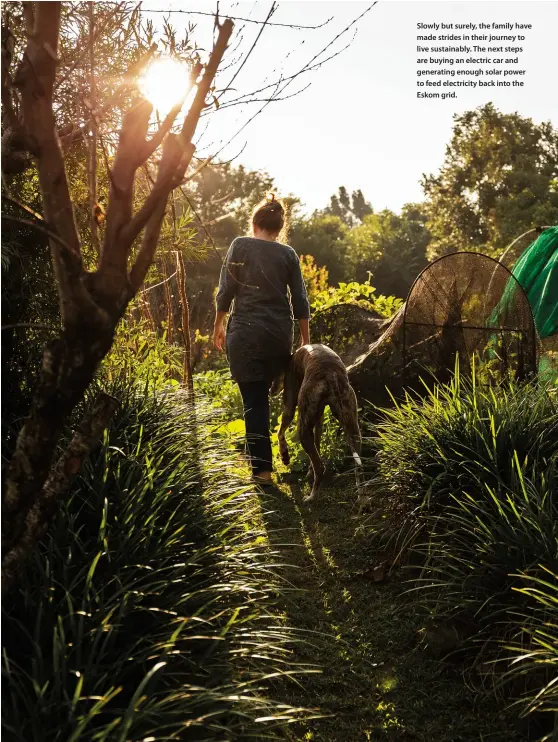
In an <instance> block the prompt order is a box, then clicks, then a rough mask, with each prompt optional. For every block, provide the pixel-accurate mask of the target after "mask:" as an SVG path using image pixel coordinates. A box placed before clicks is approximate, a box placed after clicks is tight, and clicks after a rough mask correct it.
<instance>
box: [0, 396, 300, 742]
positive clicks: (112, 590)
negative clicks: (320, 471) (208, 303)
mask: <svg viewBox="0 0 558 742" xmlns="http://www.w3.org/2000/svg"><path fill="white" fill-rule="evenodd" d="M111 391H112V392H114V393H116V394H118V396H119V397H120V398H121V399H122V402H123V404H122V408H121V410H120V412H119V413H118V416H117V418H116V419H115V420H114V421H113V424H112V425H111V427H110V430H109V431H108V432H107V433H106V435H105V438H104V441H103V443H102V445H101V446H100V447H99V448H98V450H97V451H96V452H95V453H94V454H93V455H92V457H91V458H90V460H89V462H88V464H87V466H86V467H85V468H84V470H83V471H82V472H81V474H80V476H79V478H78V479H77V480H76V482H75V484H74V486H73V489H72V494H71V497H70V498H69V500H68V501H67V502H66V503H64V504H63V506H62V508H61V509H60V511H59V513H58V516H57V518H56V520H55V522H54V523H53V524H52V527H51V529H50V531H49V534H48V536H47V537H46V538H45V539H44V541H43V543H42V545H41V547H40V548H39V549H37V551H36V553H35V556H34V559H33V560H32V562H31V563H30V564H29V565H28V569H27V571H26V574H25V577H24V580H23V583H22V585H21V589H20V590H19V591H18V592H17V593H16V594H15V595H14V596H13V598H12V600H10V601H3V610H4V614H3V619H2V621H3V639H4V654H3V665H2V670H3V683H2V687H3V694H4V695H3V714H4V733H5V734H7V735H8V736H10V737H11V738H15V739H20V740H28V741H29V742H31V741H32V740H36V741H37V742H42V740H44V739H46V738H49V739H50V738H52V739H64V740H70V739H71V740H74V742H76V741H77V740H91V739H93V738H95V739H99V740H101V739H103V740H108V739H110V740H117V739H120V740H128V739H145V738H147V737H149V738H150V739H153V740H162V739H169V738H170V737H171V736H172V737H174V736H175V735H181V734H184V733H185V734H187V737H188V739H193V740H197V739H199V740H202V739H203V740H213V739H214V740H217V739H222V734H223V731H224V730H226V735H227V739H239V740H244V739H250V738H257V739H261V736H260V735H262V734H266V733H267V734H272V729H273V727H275V726H277V725H281V724H284V723H286V722H288V721H289V719H291V718H293V714H294V712H293V711H292V710H290V709H288V708H286V707H284V706H283V707H281V708H279V706H278V704H276V703H275V702H274V701H273V700H272V699H269V698H267V696H266V694H267V684H266V681H265V676H266V675H269V674H273V673H280V674H282V673H284V672H285V671H286V670H287V669H288V671H289V672H293V671H295V670H296V668H295V666H294V665H293V661H292V660H291V659H289V651H290V648H291V647H292V646H293V641H294V638H293V635H292V632H291V633H289V630H288V629H286V628H284V627H282V625H281V622H280V619H279V617H278V616H273V615H272V614H271V613H270V608H271V607H272V606H273V603H274V600H275V596H276V594H277V592H281V591H282V590H283V589H284V587H282V586H281V585H280V583H279V582H278V581H277V579H276V578H275V577H274V574H273V568H272V559H273V557H272V556H271V555H270V554H268V553H267V552H266V548H265V540H264V539H263V538H262V535H261V533H260V530H259V523H258V515H257V509H255V504H256V503H255V501H254V499H253V497H252V495H251V493H250V492H249V491H248V490H247V488H246V487H245V486H243V485H242V483H241V480H240V479H239V476H238V475H235V474H234V473H233V469H232V468H231V461H230V455H229V454H228V453H227V452H226V451H225V452H223V450H222V448H221V447H220V446H219V444H218V443H216V442H215V439H214V438H213V437H212V436H211V435H210V430H211V426H209V425H208V424H207V423H208V419H207V418H206V417H204V413H203V411H202V410H200V409H198V411H197V417H198V426H197V427H195V426H193V424H192V416H191V410H190V408H189V407H188V406H187V405H186V404H185V402H184V397H183V395H182V394H181V393H180V392H170V393H166V394H163V393H155V392H151V391H149V390H148V389H146V388H145V387H143V386H142V385H140V386H135V387H134V386H132V387H131V388H130V387H128V388H126V387H123V386H122V385H121V384H118V385H116V386H113V387H112V388H111ZM211 418H212V420H214V414H213V415H212V416H211ZM204 431H205V432H204ZM264 717H266V718H267V721H265V722H264V721H263V718H264ZM275 717H277V719H278V721H275ZM279 718H280V720H279ZM257 719H260V721H256V720H257ZM263 727H265V732H264V731H263Z"/></svg>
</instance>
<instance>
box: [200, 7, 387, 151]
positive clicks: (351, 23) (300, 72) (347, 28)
mask: <svg viewBox="0 0 558 742" xmlns="http://www.w3.org/2000/svg"><path fill="white" fill-rule="evenodd" d="M377 2H378V0H375V2H373V3H372V4H371V5H369V6H368V7H367V8H366V10H364V11H363V12H362V13H361V14H360V15H358V16H357V17H356V18H355V19H354V20H352V21H351V22H350V23H349V25H348V26H346V27H345V28H344V29H343V30H341V31H340V32H339V33H338V34H337V35H336V36H335V37H334V38H333V39H332V40H331V41H329V42H328V43H327V44H326V45H325V46H324V47H323V48H322V49H321V50H320V51H319V52H318V53H317V54H315V55H314V56H313V57H312V59H311V60H310V61H309V62H308V63H307V64H305V65H304V67H303V68H302V69H301V70H300V71H299V72H298V73H297V74H295V75H292V76H291V77H290V78H288V79H287V80H286V81H285V83H284V85H281V86H277V88H276V92H275V93H274V94H273V95H272V96H271V97H270V98H269V99H268V100H266V102H265V103H264V104H263V106H262V107H261V108H260V109H258V110H257V111H256V113H254V115H253V116H251V117H250V118H249V119H248V121H246V122H245V123H244V124H243V125H242V126H241V127H240V128H239V129H238V130H237V131H236V132H235V133H234V134H233V136H232V137H231V138H230V139H229V140H228V141H227V142H226V143H225V144H224V145H223V146H222V147H221V148H220V149H219V150H218V151H217V153H216V154H215V156H217V155H218V154H219V153H220V152H222V151H223V150H224V149H225V147H228V145H229V144H230V143H231V142H233V141H234V140H235V139H236V137H237V136H238V135H239V134H240V133H241V132H242V131H243V130H244V129H245V128H246V127H247V126H248V125H249V124H250V123H251V122H252V121H253V120H254V119H255V118H256V117H257V116H259V115H260V113H262V111H264V109H265V108H267V106H268V105H269V104H270V103H272V102H273V101H274V100H275V98H276V97H277V96H280V95H281V94H282V93H283V91H284V90H285V89H286V88H287V87H289V85H290V84H291V83H292V81H293V80H295V79H296V78H297V77H298V76H299V75H300V74H302V72H304V71H305V70H306V69H308V68H309V67H311V66H312V65H314V64H318V65H321V64H323V62H324V61H325V60H322V62H317V60H318V59H319V58H320V57H321V56H322V55H323V54H324V53H325V52H326V51H327V50H328V49H329V48H330V47H331V46H332V45H333V44H334V43H335V42H336V41H337V40H338V39H339V38H341V36H343V35H344V34H346V33H347V31H349V30H350V29H351V28H352V27H353V26H354V25H355V24H356V23H358V21H360V20H361V18H363V17H364V16H365V15H366V14H367V13H368V12H369V11H370V10H372V8H373V7H374V6H375V5H377ZM333 56H335V55H333Z"/></svg>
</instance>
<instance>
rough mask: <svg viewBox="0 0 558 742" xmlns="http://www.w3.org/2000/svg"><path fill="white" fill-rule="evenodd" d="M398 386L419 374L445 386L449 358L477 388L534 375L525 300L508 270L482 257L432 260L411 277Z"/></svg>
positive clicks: (453, 256)
mask: <svg viewBox="0 0 558 742" xmlns="http://www.w3.org/2000/svg"><path fill="white" fill-rule="evenodd" d="M402 356H403V357H402V364H403V381H404V383H406V382H411V381H412V380H413V379H414V378H416V377H417V376H418V375H419V370H420V369H425V370H427V371H429V372H431V374H432V375H433V376H434V377H435V378H436V379H437V380H438V381H445V380H446V378H447V377H448V375H449V374H450V373H451V372H452V371H453V368H454V366H455V359H456V356H457V357H458V358H459V367H460V370H461V372H463V373H466V374H467V373H470V372H471V370H472V364H473V363H475V367H476V372H477V374H478V376H479V380H481V381H491V380H501V379H503V378H506V377H510V378H514V379H516V380H524V379H526V378H528V377H529V376H531V375H534V374H535V373H536V369H537V333H536V330H535V323H534V320H533V313H532V311H531V307H530V304H529V301H528V299H527V296H526V295H525V292H524V291H523V289H522V288H521V286H520V285H519V283H518V282H517V280H516V279H515V278H514V277H513V276H512V274H511V273H510V272H509V270H508V269H507V268H506V267H505V266H504V265H502V264H501V263H498V262H497V261H496V260H493V259H492V258H489V257H488V256H486V255H482V254H481V253H471V252H457V253H452V254H450V255H446V256H444V257H442V258H439V259H438V260H436V261H435V262H434V263H432V264H431V265H429V266H428V267H427V268H425V269H424V271H422V273H421V274H420V275H419V276H418V278H417V279H416V281H415V283H414V284H413V286H412V287H411V290H410V292H409V296H408V298H407V302H406V304H405V310H404V314H403V348H402Z"/></svg>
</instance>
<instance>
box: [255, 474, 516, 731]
mask: <svg viewBox="0 0 558 742" xmlns="http://www.w3.org/2000/svg"><path fill="white" fill-rule="evenodd" d="M346 492H347V490H345V493H344V488H343V487H342V485H339V484H338V485H337V486H335V487H329V488H326V489H324V491H323V496H322V498H321V500H320V502H319V504H318V505H317V506H316V507H315V508H314V509H313V510H312V511H309V510H308V509H307V508H305V507H304V506H302V504H301V500H302V495H301V489H300V487H298V486H294V485H293V486H290V485H281V486H280V491H279V492H278V493H277V494H273V495H261V498H260V502H261V507H262V516H263V521H264V524H265V527H266V529H267V531H268V537H269V542H270V546H271V547H272V548H273V550H274V551H277V552H279V554H280V556H281V559H282V561H283V562H284V563H288V564H289V565H292V566H288V567H281V568H279V569H280V571H281V573H282V575H283V577H284V578H285V579H286V580H288V581H289V582H290V583H291V584H292V585H293V587H294V588H296V589H295V590H294V591H292V592H291V593H290V594H289V595H288V596H287V598H282V599H281V604H280V606H279V607H280V610H281V611H282V612H284V614H285V617H286V620H287V621H288V622H289V623H290V625H292V626H293V627H295V628H296V629H299V630H302V631H304V632H311V633H308V634H307V636H308V639H309V641H310V642H311V645H310V646H308V645H306V646H305V645H303V644H302V645H301V646H300V648H299V649H298V650H297V654H298V656H297V657H296V660H297V661H299V662H305V663H312V664H315V665H318V666H320V667H321V668H322V669H323V672H322V673H321V674H312V675H308V676H303V677H302V678H301V685H300V686H298V685H295V684H293V683H289V684H288V685H286V686H283V685H282V686H281V687H280V688H279V689H278V690H279V692H280V693H281V694H282V695H283V697H284V700H285V701H287V702H289V703H292V704H296V705H300V706H304V707H310V708H319V709H320V710H321V712H322V713H323V714H329V715H330V716H329V717H328V718H321V719H313V720H311V721H309V722H305V723H304V724H300V725H298V728H291V737H290V738H291V739H292V740H312V741H313V742H318V741H319V742H337V741H338V740H339V742H360V740H374V741H375V740H389V741H391V740H393V741H395V740H409V742H410V741H411V740H420V741H424V742H476V741H479V742H480V741H481V740H483V741H484V742H512V741H513V742H518V741H519V740H522V739H523V738H522V737H519V736H517V734H514V732H513V731H512V730H511V729H510V728H509V727H508V724H507V723H506V719H505V716H504V715H502V714H501V713H500V712H498V711H497V710H496V709H495V707H494V703H493V702H488V701H484V700H483V699H482V697H479V695H478V694H475V693H473V692H472V691H470V690H468V689H467V687H466V686H465V684H464V682H463V677H462V673H461V670H460V668H459V666H452V665H449V664H442V663H440V662H437V661H436V660H434V659H433V658H431V657H429V654H428V652H427V651H426V650H425V648H424V642H421V628H422V627H423V626H424V622H425V618H426V617H425V615H424V613H421V611H420V609H419V607H418V604H417V602H416V600H415V601H413V600H412V599H411V598H410V597H409V596H403V595H402V587H401V585H400V584H399V583H398V582H397V580H396V579H395V578H393V579H386V580H384V581H382V582H376V581H375V579H374V573H373V566H374V565H373V563H371V557H370V549H369V548H367V537H366V535H365V534H360V535H358V534H355V530H356V527H357V526H358V525H359V522H360V520H359V519H358V518H357V517H356V512H355V510H354V506H353V502H348V501H347V494H346ZM376 576H378V575H377V574H376Z"/></svg>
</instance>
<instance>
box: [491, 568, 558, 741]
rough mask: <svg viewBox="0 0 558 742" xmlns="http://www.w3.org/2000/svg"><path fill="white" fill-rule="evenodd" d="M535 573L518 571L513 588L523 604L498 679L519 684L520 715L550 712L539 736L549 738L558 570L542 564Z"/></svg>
mask: <svg viewBox="0 0 558 742" xmlns="http://www.w3.org/2000/svg"><path fill="white" fill-rule="evenodd" d="M539 574H540V576H539V577H535V576H533V575H529V574H526V573H522V574H520V575H518V577H519V585H518V586H517V587H515V588H514V590H516V591H517V593H519V594H520V596H521V597H522V598H523V600H522V603H523V606H524V607H523V608H522V610H521V611H518V612H517V614H515V618H516V620H517V623H518V626H519V627H520V628H519V630H518V632H517V634H516V635H514V637H513V639H512V642H511V643H510V644H509V645H507V646H506V647H505V649H506V650H508V652H510V653H511V662H510V661H509V660H510V658H509V657H507V658H506V661H507V662H509V670H508V671H507V672H506V673H505V675H504V677H503V679H502V683H503V684H504V685H506V684H509V683H512V684H513V687H514V688H517V686H518V685H519V684H521V686H522V693H521V696H520V698H519V700H518V701H517V705H518V707H519V708H520V711H521V715H522V716H526V715H527V714H530V713H533V712H537V711H540V712H545V713H549V714H554V724H553V730H552V732H551V733H550V734H549V735H548V736H546V737H544V738H543V740H541V742H544V740H547V741H548V742H551V740H552V739H556V737H557V735H558V574H557V573H556V572H552V571H551V570H549V569H546V568H544V569H542V568H541V570H540V572H539ZM533 678H536V679H537V681H538V682H537V683H536V684H535V683H534V682H533Z"/></svg>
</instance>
